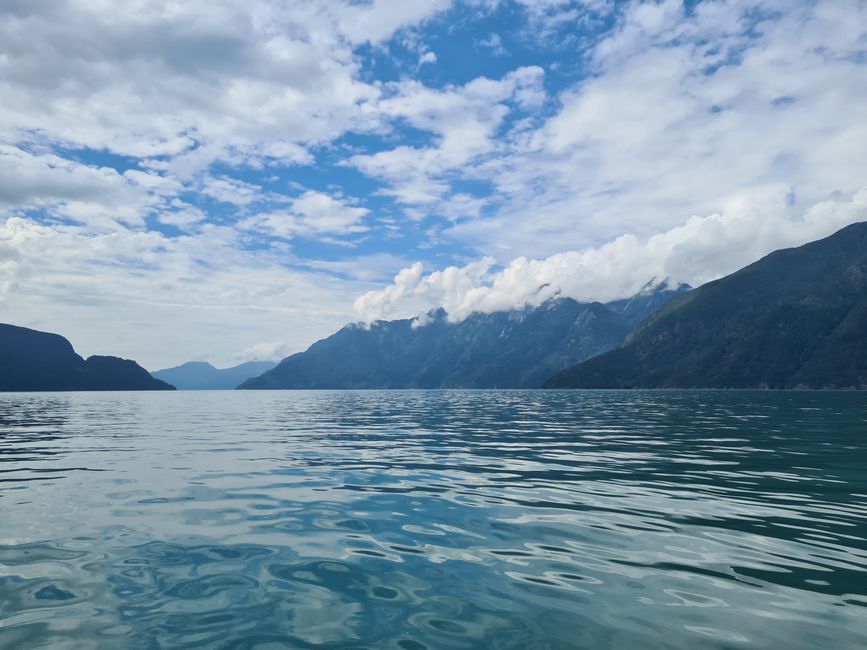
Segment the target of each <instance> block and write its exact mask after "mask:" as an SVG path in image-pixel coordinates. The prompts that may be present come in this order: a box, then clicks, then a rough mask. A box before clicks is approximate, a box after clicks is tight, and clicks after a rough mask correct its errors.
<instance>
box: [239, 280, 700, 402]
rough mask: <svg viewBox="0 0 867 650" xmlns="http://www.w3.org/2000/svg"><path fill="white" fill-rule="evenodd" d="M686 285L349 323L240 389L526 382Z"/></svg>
mask: <svg viewBox="0 0 867 650" xmlns="http://www.w3.org/2000/svg"><path fill="white" fill-rule="evenodd" d="M686 289H688V287H686V286H682V287H677V288H671V287H669V286H668V285H667V284H665V283H663V284H661V285H659V286H656V287H647V288H646V290H645V291H643V292H642V295H641V296H640V297H636V299H633V300H627V301H618V302H616V303H610V304H608V305H604V304H601V303H598V302H594V303H579V302H577V301H575V300H571V299H568V298H566V299H555V300H550V301H548V302H546V303H544V304H543V305H541V306H539V307H536V308H526V309H520V310H514V311H507V312H498V313H493V314H473V315H471V316H469V317H468V318H466V319H465V320H463V321H461V322H458V323H451V322H449V321H448V319H447V315H446V313H445V312H444V311H443V310H439V311H435V312H431V313H430V314H429V315H428V319H427V322H426V323H425V324H423V325H421V324H419V323H418V321H413V320H397V321H379V322H376V323H374V324H372V325H370V326H369V327H367V326H364V325H360V324H352V325H347V326H346V327H344V328H343V329H341V330H340V331H338V332H337V333H336V334H333V335H332V336H329V337H328V338H326V339H323V340H321V341H318V342H317V343H314V344H313V345H312V346H310V348H309V349H308V350H307V351H306V352H301V353H298V354H294V355H292V356H290V357H287V358H286V359H284V360H283V361H281V362H280V364H279V365H278V366H277V367H276V368H274V369H273V370H271V371H269V372H266V373H265V374H263V375H261V376H260V377H256V378H254V379H250V380H248V381H246V382H244V383H243V384H242V385H241V386H240V388H244V389H254V388H457V387H463V388H492V387H499V388H525V387H539V386H541V385H542V382H543V381H544V380H545V379H546V378H548V377H550V376H551V375H552V374H553V373H555V372H557V371H559V370H562V369H563V368H567V367H569V366H570V365H572V364H574V363H577V362H578V361H581V360H583V359H587V358H589V357H591V356H593V355H596V354H599V353H601V352H605V351H606V350H610V349H612V348H613V347H615V346H616V345H619V344H620V343H621V342H622V341H623V339H624V338H625V337H626V335H627V334H629V332H630V331H631V330H632V329H633V328H634V327H635V325H636V324H638V323H639V322H641V321H642V320H644V318H646V317H647V316H648V315H649V314H651V313H652V312H653V311H655V310H656V309H658V308H659V307H660V306H661V305H663V304H664V303H665V302H666V301H668V300H669V299H670V298H672V297H673V296H675V295H677V294H678V293H681V292H683V291H685V290H686Z"/></svg>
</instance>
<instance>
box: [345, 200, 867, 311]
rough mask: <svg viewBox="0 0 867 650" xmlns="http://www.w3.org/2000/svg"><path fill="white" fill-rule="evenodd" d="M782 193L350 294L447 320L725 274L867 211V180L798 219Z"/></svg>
mask: <svg viewBox="0 0 867 650" xmlns="http://www.w3.org/2000/svg"><path fill="white" fill-rule="evenodd" d="M780 200H783V201H784V200H785V197H784V196H774V195H770V196H766V197H759V196H754V197H751V200H750V201H748V202H746V203H743V204H739V205H735V206H732V207H731V208H730V209H728V210H727V211H726V212H725V213H724V214H714V215H711V216H707V217H693V218H691V219H689V220H688V221H687V222H686V223H685V224H683V225H682V226H677V227H675V228H672V229H670V230H667V231H665V232H662V233H659V234H656V235H653V236H651V237H648V238H644V239H641V238H639V237H636V236H635V235H622V236H621V237H618V238H617V239H615V240H614V241H612V242H610V243H607V244H605V245H603V246H599V247H596V248H588V249H585V250H583V251H570V252H565V253H558V254H555V255H551V256H550V257H546V258H544V259H528V258H526V257H519V258H517V259H515V260H513V261H512V262H511V263H510V264H509V265H508V266H506V267H504V268H495V267H496V260H495V259H494V258H492V257H485V258H482V259H480V260H478V261H475V262H472V263H470V264H467V265H465V266H462V267H458V266H450V267H448V268H445V269H443V270H439V271H434V272H432V273H429V274H427V275H425V274H424V272H423V271H424V269H423V266H422V264H420V263H416V264H413V265H412V266H411V267H408V268H405V269H403V270H402V271H400V273H398V274H397V275H396V276H395V278H394V282H393V283H392V284H391V285H390V286H388V287H386V288H384V289H380V290H376V291H369V292H366V293H364V294H363V295H361V296H359V298H358V299H357V300H356V301H355V311H356V314H357V315H358V316H359V317H360V318H361V320H362V321H365V322H368V323H369V322H373V321H376V320H384V319H388V318H392V317H394V316H396V315H400V316H406V315H408V314H415V315H416V317H417V318H420V319H421V321H420V322H423V320H424V315H425V313H426V312H427V311H429V310H430V309H434V308H439V307H442V308H444V309H445V310H446V311H447V312H448V315H449V319H450V320H452V321H460V320H463V319H464V318H466V317H467V316H469V315H470V314H472V313H476V312H482V313H490V312H497V311H505V310H510V309H519V308H522V307H525V306H528V305H529V306H537V305H540V304H541V303H543V302H544V301H545V300H548V299H550V298H555V297H561V298H573V299H575V300H579V301H583V302H592V301H602V302H605V301H610V300H616V299H618V298H627V297H630V296H632V295H635V294H636V293H637V292H638V291H639V290H640V289H641V288H642V287H643V286H644V285H645V284H646V283H648V282H650V281H653V280H656V281H657V282H658V281H661V280H663V279H669V280H670V281H671V282H673V283H681V282H685V283H687V284H690V285H692V286H699V285H701V284H703V283H705V282H707V281H710V280H714V279H717V278H719V277H722V276H723V275H727V274H729V273H732V272H734V271H736V270H737V269H739V268H741V267H743V266H746V265H747V264H749V263H751V262H754V261H756V260H757V259H759V258H761V257H763V256H764V255H766V254H768V253H770V252H772V251H773V250H776V249H779V248H786V247H789V246H795V245H800V244H802V243H804V242H805V241H811V240H815V239H820V238H822V237H826V236H828V235H830V234H832V233H833V232H835V231H836V230H838V229H839V228H841V227H843V226H845V225H848V224H850V223H854V222H856V221H861V220H864V219H865V218H867V186H865V187H864V188H862V189H861V190H859V191H858V192H857V193H856V194H855V195H854V196H852V197H851V200H849V201H824V202H821V203H818V204H816V205H814V206H813V207H812V208H811V209H810V210H809V211H808V212H807V213H806V214H804V215H802V217H801V218H800V219H797V220H793V219H789V218H787V217H786V216H784V215H785V211H784V210H783V207H784V206H782V205H775V202H779V201H780Z"/></svg>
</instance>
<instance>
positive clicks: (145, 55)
mask: <svg viewBox="0 0 867 650" xmlns="http://www.w3.org/2000/svg"><path fill="white" fill-rule="evenodd" d="M865 65H867V8H865V2H863V1H858V0H851V1H847V0H835V1H834V2H822V3H812V2H801V3H798V2H791V1H790V0H789V1H776V0H720V1H712V2H697V3H696V2H688V3H685V4H684V3H682V2H675V1H663V2H609V1H607V0H580V1H572V0H519V1H506V0H471V1H450V0H430V1H426V0H402V1H397V0H374V1H372V2H338V1H336V0H331V1H325V0H321V1H308V2H303V3H300V2H299V3H291V2H276V1H269V0H245V1H244V2H240V1H236V0H218V1H213V0H211V1H205V0H189V1H187V2H183V3H177V2H170V1H168V0H136V1H134V2H130V3H123V6H121V3H115V2H110V1H109V0H65V1H60V0H58V1H54V0H50V1H49V0H45V1H42V0H28V1H24V0H22V1H17V0H13V1H12V2H6V3H3V4H2V6H0V96H2V97H3V98H4V100H3V102H2V104H0V169H2V170H3V173H2V174H0V310H2V319H0V320H3V321H6V322H12V323H16V324H21V325H27V326H31V327H36V328H39V329H45V330H50V331H56V332H60V333H62V334H64V335H66V336H67V337H68V338H70V340H71V341H72V342H73V344H74V345H75V346H76V348H77V349H79V350H80V351H81V352H82V353H84V354H93V353H105V354H117V355H119V356H124V357H133V358H136V359H138V360H139V361H140V362H142V363H143V364H144V365H146V366H147V367H149V368H151V369H156V368H158V367H163V366H167V365H172V364H175V363H180V362H183V361H186V360H190V359H203V360H209V361H212V362H215V363H217V364H218V365H228V364H231V363H237V362H240V361H242V360H246V359H249V358H255V357H258V358H272V357H276V358H279V357H280V356H283V355H285V354H288V353H290V352H293V351H297V350H300V349H304V348H305V347H306V346H307V345H309V344H310V343H311V342H313V341H314V340H316V339H317V338H320V337H322V336H325V335H327V334H329V333H330V332H332V331H334V330H335V329H336V328H338V327H339V326H341V325H342V324H343V323H345V322H348V321H352V320H372V319H376V318H396V317H406V316H412V315H415V314H418V313H421V312H423V311H424V310H426V309H429V308H432V307H437V306H444V307H445V308H446V309H447V310H448V311H449V313H450V315H451V317H452V318H454V319H460V318H463V317H465V316H466V315H467V314H469V313H472V312H473V311H494V310H500V309H509V308H514V307H519V306H522V305H526V304H536V303H538V302H539V301H541V300H544V299H546V298H549V297H551V296H553V295H569V296H572V297H575V298H577V299H581V300H609V299H614V298H619V297H623V296H626V295H630V293H633V292H635V291H636V290H638V289H639V288H640V287H641V286H643V285H644V284H645V283H646V282H647V281H648V280H650V279H651V278H654V277H656V278H663V277H671V278H672V279H673V280H676V281H685V282H690V283H692V284H694V285H696V284H701V283H702V282H705V281H707V280H710V279H713V278H715V277H719V276H720V275H723V274H726V273H729V272H731V271H733V270H736V269H737V268H739V267H740V266H743V265H744V264H747V263H749V262H752V261H754V260H755V259H758V258H759V257H761V256H762V255H764V254H766V253H767V252H769V251H771V250H774V249H776V248H779V247H783V246H790V245H797V244H801V243H804V242H806V241H809V240H811V239H815V238H818V237H821V236H824V235H827V234H830V233H831V232H833V231H834V230H836V229H838V228H839V227H842V226H843V225H846V224H847V223H851V222H852V221H858V220H863V219H864V218H865V216H867V153H865V151H867V147H865V146H864V144H865V143H867V84H864V83H863V81H864V79H865V78H867V74H865V72H867V71H865V67H864V66H865ZM540 287H544V289H542V290H541V291H540Z"/></svg>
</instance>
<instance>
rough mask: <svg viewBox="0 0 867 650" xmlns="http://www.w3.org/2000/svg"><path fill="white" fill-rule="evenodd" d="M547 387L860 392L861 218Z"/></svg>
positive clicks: (866, 298) (704, 294) (864, 367)
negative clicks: (773, 389) (779, 389)
mask: <svg viewBox="0 0 867 650" xmlns="http://www.w3.org/2000/svg"><path fill="white" fill-rule="evenodd" d="M545 386H546V387H548V388H666V387H682V388H700V387H703V388H867V222H864V223H856V224H853V225H851V226H848V227H846V228H843V229H842V230H840V231H838V232H837V233H835V234H833V235H831V236H830V237H827V238H825V239H822V240H819V241H816V242H812V243H810V244H806V245H804V246H800V247H798V248H790V249H786V250H779V251H776V252H774V253H771V254H770V255H768V256H767V257H765V258H763V259H761V260H759V261H758V262H756V263H754V264H751V265H750V266H747V267H746V268H743V269H741V270H740V271H738V272H736V273H733V274H732V275H729V276H727V277H725V278H722V279H720V280H717V281H715V282H710V283H708V284H706V285H704V286H702V287H700V288H698V289H695V290H693V291H690V292H689V293H687V294H685V295H682V296H680V297H678V298H676V299H675V300H672V301H671V302H669V303H668V304H667V305H666V306H665V307H663V308H662V309H660V310H659V312H658V313H657V314H656V315H654V316H653V317H652V318H650V319H648V321H647V322H645V323H644V324H643V325H642V326H641V327H639V328H638V329H637V330H636V331H635V332H634V333H633V334H632V336H631V337H630V338H629V339H628V340H627V341H626V343H625V344H624V345H623V346H622V347H620V348H618V349H616V350H613V351H610V352H608V353H606V354H603V355H601V356H598V357H596V358H593V359H590V360H588V361H585V362H583V363H580V364H578V365H577V366H575V367H573V368H570V369H568V370H565V371H563V372H561V373H559V374H557V375H555V376H554V377H552V378H551V379H550V380H549V381H548V382H546V384H545Z"/></svg>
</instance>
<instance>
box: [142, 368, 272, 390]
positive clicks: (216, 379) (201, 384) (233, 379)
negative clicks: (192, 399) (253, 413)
mask: <svg viewBox="0 0 867 650" xmlns="http://www.w3.org/2000/svg"><path fill="white" fill-rule="evenodd" d="M276 365H277V364H276V363H274V362H273V361H248V362H247V363H242V364H241V365H239V366H233V367H231V368H215V367H214V366H212V365H211V364H210V363H206V362H204V361H189V362H187V363H184V364H182V365H180V366H176V367H174V368H166V369H165V370H157V371H156V372H152V373H151V375H153V376H154V377H156V378H157V379H162V380H163V381H165V382H168V383H170V384H172V385H173V386H176V387H177V388H178V390H229V389H232V388H237V387H238V385H239V384H240V383H241V382H243V381H245V380H247V379H250V377H257V376H258V375H261V374H262V373H263V372H267V371H268V370H271V368H273V367H274V366H276Z"/></svg>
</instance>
